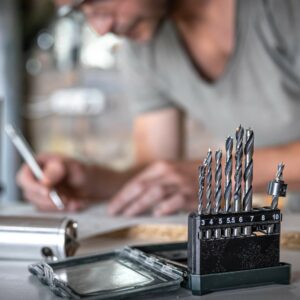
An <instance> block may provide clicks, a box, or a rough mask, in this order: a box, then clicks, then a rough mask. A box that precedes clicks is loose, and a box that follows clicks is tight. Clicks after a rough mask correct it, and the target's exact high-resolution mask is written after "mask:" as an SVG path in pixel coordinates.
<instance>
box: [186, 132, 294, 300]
mask: <svg viewBox="0 0 300 300" xmlns="http://www.w3.org/2000/svg"><path fill="white" fill-rule="evenodd" d="M238 131H239V133H238V134H237V144H238V147H237V149H236V150H237V152H236V155H235V158H236V172H235V186H234V193H233V196H234V197H232V195H231V180H230V179H231V178H230V177H231V173H232V169H231V168H232V165H233V164H232V161H230V160H231V158H232V155H231V153H230V152H231V150H232V138H231V139H229V138H228V139H227V141H226V167H225V177H226V182H225V188H224V198H225V205H224V207H223V208H222V207H220V203H221V200H222V199H220V179H221V178H222V174H221V173H220V162H219V161H218V162H217V161H216V165H217V166H218V168H217V167H216V169H217V170H218V173H219V175H218V176H216V177H215V178H216V181H217V182H218V185H217V187H216V191H217V192H216V193H215V197H217V198H216V199H215V205H216V207H215V208H214V207H213V204H212V199H211V197H208V198H207V199H206V200H208V201H209V207H210V206H212V208H211V209H210V210H209V211H208V210H207V209H203V207H205V206H204V205H203V203H202V202H203V199H202V198H203V195H204V194H205V193H204V189H205V186H207V184H208V186H209V188H210V187H211V182H209V183H207V182H206V184H205V182H204V178H207V176H206V177H205V171H206V170H205V168H206V169H208V170H209V172H210V170H211V162H210V165H207V160H205V162H204V164H203V166H202V167H201V168H199V184H200V187H199V195H198V196H199V209H198V211H197V212H194V213H191V214H190V215H189V219H188V274H189V288H190V289H191V290H192V292H193V294H195V295H202V294H206V293H210V292H213V291H217V290H223V289H233V288H241V287H247V286H249V287H250V286H257V285H267V284H272V283H274V284H289V282H290V270H291V266H290V265H289V264H285V263H280V260H279V259H280V232H281V226H280V225H281V221H282V214H281V212H280V210H279V209H278V208H277V205H278V199H279V197H285V195H286V190H287V185H286V184H285V183H284V181H283V180H282V172H283V168H284V165H283V164H280V165H279V166H278V171H277V176H276V179H275V180H273V181H271V182H270V184H269V186H268V194H269V195H271V196H272V205H271V206H270V207H262V208H252V176H253V175H252V174H253V160H252V155H253V132H252V131H250V132H249V130H247V132H246V143H245V157H246V159H245V163H244V166H245V173H244V177H243V178H244V183H245V184H244V188H242V179H241V176H242V174H241V168H242V167H241V160H242V157H241V155H242V153H243V151H241V147H242V144H243V141H242V137H243V135H241V127H239V129H238ZM242 131H243V130H242ZM251 145H252V148H251ZM217 153H218V155H216V158H217V156H218V157H220V156H221V155H220V153H219V152H217ZM208 156H209V157H211V150H209V154H208ZM200 170H201V172H200ZM210 177H212V176H210ZM242 195H243V197H242ZM231 198H233V199H231ZM231 202H233V203H232V204H233V205H231ZM206 208H207V205H206ZM207 233H209V234H207Z"/></svg>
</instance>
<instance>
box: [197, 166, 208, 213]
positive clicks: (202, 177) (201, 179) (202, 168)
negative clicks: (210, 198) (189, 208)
mask: <svg viewBox="0 0 300 300" xmlns="http://www.w3.org/2000/svg"><path fill="white" fill-rule="evenodd" d="M205 169H206V166H205V165H202V166H200V167H199V178H198V179H199V191H198V200H199V205H198V213H199V215H201V214H202V209H203V191H204V181H205Z"/></svg>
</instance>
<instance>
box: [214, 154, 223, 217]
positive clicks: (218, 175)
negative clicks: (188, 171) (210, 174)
mask: <svg viewBox="0 0 300 300" xmlns="http://www.w3.org/2000/svg"><path fill="white" fill-rule="evenodd" d="M215 160H216V168H215V209H214V212H215V213H216V214H217V213H219V212H220V210H221V201H222V151H221V150H218V151H217V152H216V155H215Z"/></svg>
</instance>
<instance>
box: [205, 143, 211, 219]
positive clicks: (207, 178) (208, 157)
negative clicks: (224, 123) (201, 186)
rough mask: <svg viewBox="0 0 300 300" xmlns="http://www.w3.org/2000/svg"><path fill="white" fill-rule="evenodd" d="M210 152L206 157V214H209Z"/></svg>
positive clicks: (209, 151)
mask: <svg viewBox="0 0 300 300" xmlns="http://www.w3.org/2000/svg"><path fill="white" fill-rule="evenodd" d="M211 184H212V151H211V150H210V149H209V150H208V153H207V157H206V213H207V214H210V213H211V195H212V189H211Z"/></svg>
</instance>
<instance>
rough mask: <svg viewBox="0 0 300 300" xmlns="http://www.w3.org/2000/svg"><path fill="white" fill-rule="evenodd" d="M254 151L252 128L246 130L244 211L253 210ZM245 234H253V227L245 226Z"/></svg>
mask: <svg viewBox="0 0 300 300" xmlns="http://www.w3.org/2000/svg"><path fill="white" fill-rule="evenodd" d="M253 152H254V133H253V131H252V130H251V129H247V130H246V144H245V172H244V182H245V188H244V192H245V196H244V199H243V208H244V211H247V212H249V211H251V210H252V196H253V191H252V181H253ZM244 234H245V235H251V227H250V226H246V227H245V228H244Z"/></svg>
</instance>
